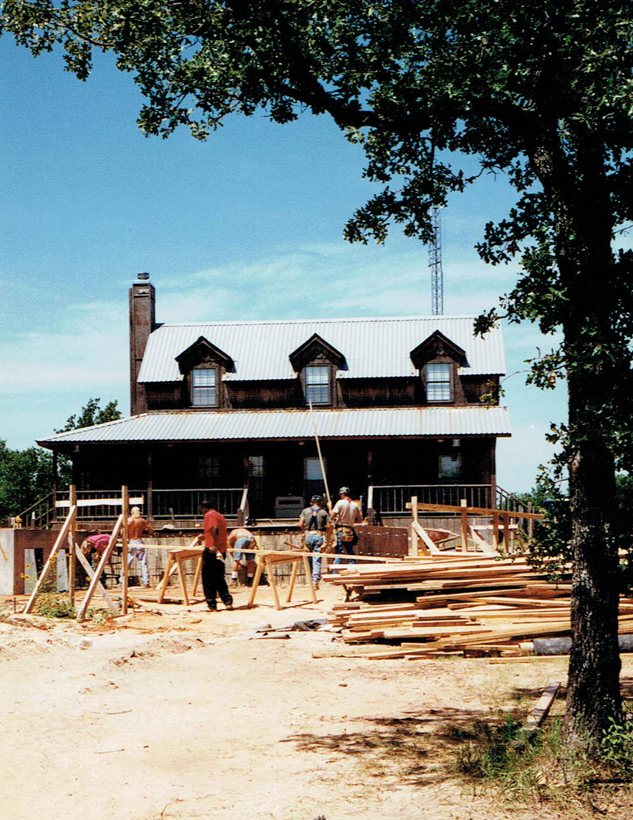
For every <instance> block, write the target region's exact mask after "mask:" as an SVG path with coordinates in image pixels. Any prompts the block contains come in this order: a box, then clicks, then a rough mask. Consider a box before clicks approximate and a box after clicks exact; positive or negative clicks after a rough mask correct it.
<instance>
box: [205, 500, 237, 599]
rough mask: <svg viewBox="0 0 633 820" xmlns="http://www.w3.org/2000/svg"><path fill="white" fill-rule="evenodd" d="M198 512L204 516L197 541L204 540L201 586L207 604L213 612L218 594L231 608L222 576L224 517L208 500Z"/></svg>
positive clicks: (223, 568)
mask: <svg viewBox="0 0 633 820" xmlns="http://www.w3.org/2000/svg"><path fill="white" fill-rule="evenodd" d="M200 512H201V513H202V515H203V516H204V525H203V526H204V533H203V534H202V535H200V536H199V537H198V543H199V544H201V543H203V542H204V551H203V553H202V588H203V590H204V597H205V598H206V601H207V606H208V607H209V609H210V610H211V611H213V612H215V610H216V609H217V604H216V600H215V599H216V597H217V596H218V595H219V596H220V598H221V599H222V603H223V604H224V606H225V607H226V608H227V609H233V597H232V596H231V593H230V592H229V588H228V586H227V584H226V578H225V577H224V571H225V567H224V557H225V555H226V519H225V517H224V516H223V515H220V513H219V512H218V511H217V510H214V509H212V508H211V505H210V504H209V502H208V501H202V502H201V503H200Z"/></svg>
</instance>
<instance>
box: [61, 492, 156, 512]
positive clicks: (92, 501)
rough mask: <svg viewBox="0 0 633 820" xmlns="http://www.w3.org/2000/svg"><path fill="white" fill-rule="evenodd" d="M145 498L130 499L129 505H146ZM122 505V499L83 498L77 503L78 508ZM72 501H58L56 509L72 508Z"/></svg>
mask: <svg viewBox="0 0 633 820" xmlns="http://www.w3.org/2000/svg"><path fill="white" fill-rule="evenodd" d="M144 503H145V498H144V497H143V496H142V495H140V496H138V497H135V498H128V504H135V505H137V506H139V505H141V504H144ZM121 505H122V499H121V498H81V499H79V501H77V507H120V506H121ZM71 506H72V504H71V503H70V501H56V502H55V507H57V508H59V509H63V508H65V507H71Z"/></svg>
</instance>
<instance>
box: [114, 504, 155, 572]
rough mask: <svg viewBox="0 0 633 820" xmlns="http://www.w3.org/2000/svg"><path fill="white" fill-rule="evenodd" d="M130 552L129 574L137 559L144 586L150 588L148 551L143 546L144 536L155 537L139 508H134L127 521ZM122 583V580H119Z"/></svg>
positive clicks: (128, 551)
mask: <svg viewBox="0 0 633 820" xmlns="http://www.w3.org/2000/svg"><path fill="white" fill-rule="evenodd" d="M127 534H128V539H129V540H128V550H127V569H128V573H129V571H130V567H131V566H132V561H133V560H134V559H135V558H136V559H137V560H138V562H139V564H140V565H141V576H142V578H143V586H144V587H148V586H149V567H148V565H147V550H146V549H145V547H144V546H143V535H153V534H154V530H153V528H152V527H151V526H150V525H149V524H148V523H147V521H146V520H145V519H144V518H143V517H142V515H141V511H140V509H139V508H138V507H132V510H131V515H130V517H129V518H128V520H127ZM119 580H121V581H122V579H119Z"/></svg>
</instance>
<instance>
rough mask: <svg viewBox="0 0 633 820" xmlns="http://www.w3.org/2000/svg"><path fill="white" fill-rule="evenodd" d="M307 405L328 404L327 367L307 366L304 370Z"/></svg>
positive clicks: (328, 369) (329, 400)
mask: <svg viewBox="0 0 633 820" xmlns="http://www.w3.org/2000/svg"><path fill="white" fill-rule="evenodd" d="M305 380H306V388H305V396H306V403H307V404H330V402H331V399H330V367H329V365H308V367H306V368H305Z"/></svg>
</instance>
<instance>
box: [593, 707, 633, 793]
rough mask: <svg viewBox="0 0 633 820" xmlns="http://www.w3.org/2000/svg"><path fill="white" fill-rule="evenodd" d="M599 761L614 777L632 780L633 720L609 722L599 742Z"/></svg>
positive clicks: (630, 718)
mask: <svg viewBox="0 0 633 820" xmlns="http://www.w3.org/2000/svg"><path fill="white" fill-rule="evenodd" d="M600 760H601V762H602V763H603V764H604V765H605V766H607V767H608V768H609V769H610V770H611V771H612V773H613V775H614V776H615V777H618V778H620V779H622V780H625V781H627V782H630V781H631V779H632V778H633V718H632V717H629V719H628V720H626V721H624V722H623V723H617V722H616V721H613V720H612V721H611V724H610V726H609V728H608V729H607V731H606V732H605V734H604V736H603V738H602V741H601V742H600Z"/></svg>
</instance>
